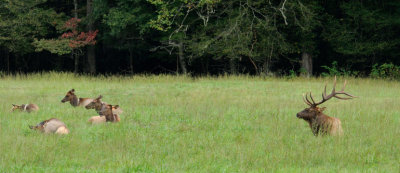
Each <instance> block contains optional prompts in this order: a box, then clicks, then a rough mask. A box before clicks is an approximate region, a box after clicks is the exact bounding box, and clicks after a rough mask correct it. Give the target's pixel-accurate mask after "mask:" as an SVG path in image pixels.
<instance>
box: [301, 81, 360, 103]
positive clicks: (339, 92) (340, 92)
mask: <svg viewBox="0 0 400 173" xmlns="http://www.w3.org/2000/svg"><path fill="white" fill-rule="evenodd" d="M346 83H347V81H346V80H345V81H344V84H343V88H342V90H340V91H335V87H336V76H335V80H334V82H333V89H332V92H331V94H329V95H326V85H327V84H325V88H324V92H323V93H322V100H321V101H320V102H318V103H315V101H314V98H313V97H312V95H311V92H310V98H311V101H312V102H311V101H310V100H308V95H307V93H306V100H307V102H308V103H307V102H306V103H307V104H308V105H310V106H317V105H320V104H322V103H324V102H326V101H327V100H329V99H331V98H332V97H336V98H338V99H342V100H349V99H352V98H356V96H353V95H350V94H348V93H346V92H344V88H345V87H346ZM339 94H343V95H346V96H349V97H340V96H338V95H339ZM303 100H304V97H303Z"/></svg>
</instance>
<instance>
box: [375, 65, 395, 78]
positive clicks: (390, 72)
mask: <svg viewBox="0 0 400 173" xmlns="http://www.w3.org/2000/svg"><path fill="white" fill-rule="evenodd" d="M370 77H372V78H382V79H395V80H400V66H397V65H394V64H392V63H384V64H382V65H378V64H374V65H373V66H372V70H371V73H370Z"/></svg>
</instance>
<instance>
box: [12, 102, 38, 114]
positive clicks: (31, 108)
mask: <svg viewBox="0 0 400 173" xmlns="http://www.w3.org/2000/svg"><path fill="white" fill-rule="evenodd" d="M12 106H13V108H12V111H15V110H20V111H26V112H29V113H30V112H33V111H38V110H39V106H37V105H36V104H32V103H31V104H22V105H21V106H19V105H14V104H12Z"/></svg>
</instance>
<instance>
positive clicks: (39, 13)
mask: <svg viewBox="0 0 400 173" xmlns="http://www.w3.org/2000/svg"><path fill="white" fill-rule="evenodd" d="M45 2H46V0H37V1H22V0H13V1H10V0H1V1H0V46H3V47H6V48H7V49H8V51H10V52H12V53H15V54H20V55H22V54H26V53H29V52H32V51H33V50H34V47H33V46H32V44H31V43H32V42H33V40H34V38H43V37H45V36H46V35H48V34H51V33H53V32H54V27H55V25H56V24H57V23H59V21H60V18H61V16H62V15H59V14H57V13H56V12H55V11H54V10H52V9H44V8H41V7H39V6H40V5H41V4H43V3H45Z"/></svg>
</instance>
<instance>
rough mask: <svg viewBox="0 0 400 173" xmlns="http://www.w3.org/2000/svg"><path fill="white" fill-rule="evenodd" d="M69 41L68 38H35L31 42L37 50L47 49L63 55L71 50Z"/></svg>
mask: <svg viewBox="0 0 400 173" xmlns="http://www.w3.org/2000/svg"><path fill="white" fill-rule="evenodd" d="M69 42H70V40H69V39H40V40H37V39H35V40H34V41H33V43H32V44H33V45H34V46H35V48H36V49H35V51H37V52H41V51H43V50H47V51H49V52H51V53H54V54H58V55H65V54H69V53H71V52H72V48H71V47H70V46H69Z"/></svg>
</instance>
